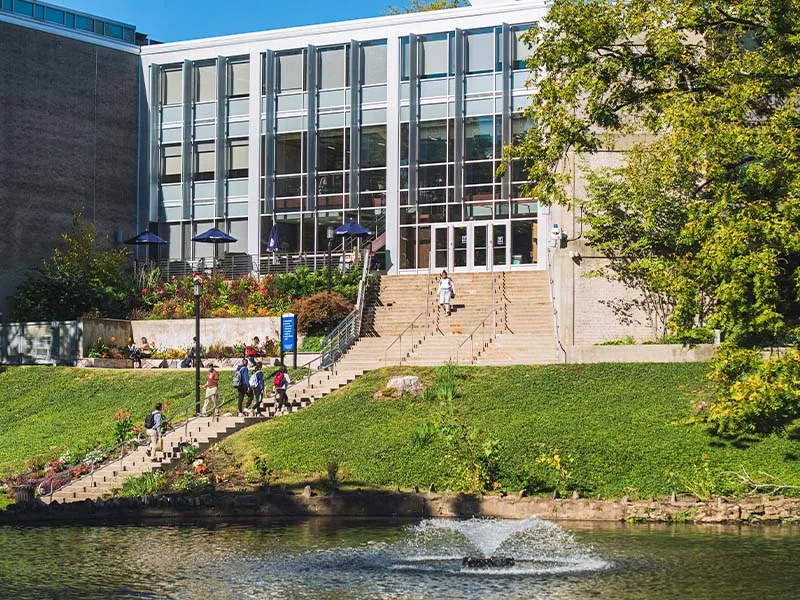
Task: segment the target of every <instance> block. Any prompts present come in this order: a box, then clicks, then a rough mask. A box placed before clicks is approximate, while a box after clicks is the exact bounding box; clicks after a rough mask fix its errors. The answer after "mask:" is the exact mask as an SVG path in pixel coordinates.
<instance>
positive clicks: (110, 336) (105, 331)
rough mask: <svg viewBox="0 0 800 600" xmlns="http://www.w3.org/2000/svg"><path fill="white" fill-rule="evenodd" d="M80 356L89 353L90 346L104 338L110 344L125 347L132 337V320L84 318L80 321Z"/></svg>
mask: <svg viewBox="0 0 800 600" xmlns="http://www.w3.org/2000/svg"><path fill="white" fill-rule="evenodd" d="M79 331H80V344H78V348H79V354H78V358H83V357H85V356H87V355H88V354H89V348H90V347H91V346H93V345H94V344H96V343H97V340H100V339H102V340H103V341H104V342H105V343H106V344H108V345H115V346H119V347H120V348H124V347H125V346H127V345H128V340H129V339H130V337H131V322H130V321H123V320H119V319H91V318H83V319H81V320H80V321H79Z"/></svg>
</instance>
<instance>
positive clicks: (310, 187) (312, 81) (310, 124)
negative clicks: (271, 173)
mask: <svg viewBox="0 0 800 600" xmlns="http://www.w3.org/2000/svg"><path fill="white" fill-rule="evenodd" d="M306 98H308V102H307V103H306V106H307V109H308V112H307V113H306V118H307V119H308V121H307V122H306V142H307V143H306V167H307V172H306V191H307V192H308V204H307V208H308V210H310V211H311V210H316V209H317V51H316V48H314V46H309V47H308V50H306ZM303 221H305V217H304V218H303ZM301 246H302V242H301Z"/></svg>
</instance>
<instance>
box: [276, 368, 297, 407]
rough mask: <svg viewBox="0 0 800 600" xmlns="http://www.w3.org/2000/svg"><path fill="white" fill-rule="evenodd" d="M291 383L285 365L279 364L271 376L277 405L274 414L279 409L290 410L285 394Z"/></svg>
mask: <svg viewBox="0 0 800 600" xmlns="http://www.w3.org/2000/svg"><path fill="white" fill-rule="evenodd" d="M291 383H292V380H291V379H289V374H288V373H287V372H286V365H281V366H280V368H279V369H278V370H277V371H276V372H275V375H274V376H273V378H272V385H273V387H274V388H275V394H276V395H277V397H278V406H277V407H276V408H275V414H278V412H279V411H281V410H284V409H285V410H286V411H287V412H288V411H289V410H290V407H289V398H288V397H287V395H286V390H287V388H288V387H289V385H290V384H291Z"/></svg>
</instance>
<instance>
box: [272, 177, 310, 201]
mask: <svg viewBox="0 0 800 600" xmlns="http://www.w3.org/2000/svg"><path fill="white" fill-rule="evenodd" d="M303 179H304V178H303V177H278V178H277V179H276V180H275V197H277V198H293V197H295V196H302V189H303V186H302V182H303Z"/></svg>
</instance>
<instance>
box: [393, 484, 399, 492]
mask: <svg viewBox="0 0 800 600" xmlns="http://www.w3.org/2000/svg"><path fill="white" fill-rule="evenodd" d="M394 493H395V494H399V493H400V486H399V485H396V486H394Z"/></svg>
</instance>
